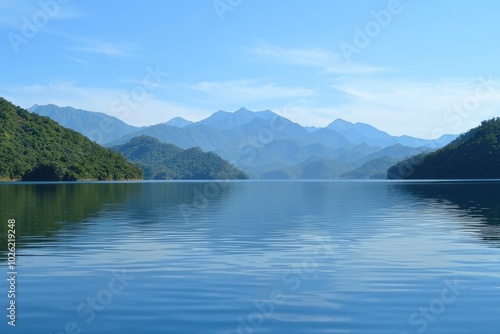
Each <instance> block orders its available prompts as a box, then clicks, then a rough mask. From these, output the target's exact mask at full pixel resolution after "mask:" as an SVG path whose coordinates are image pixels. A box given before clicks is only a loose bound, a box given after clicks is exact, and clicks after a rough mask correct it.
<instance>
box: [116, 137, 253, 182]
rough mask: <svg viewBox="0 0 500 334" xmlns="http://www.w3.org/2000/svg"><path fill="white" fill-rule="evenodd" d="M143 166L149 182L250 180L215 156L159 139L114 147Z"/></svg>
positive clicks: (140, 139)
mask: <svg viewBox="0 0 500 334" xmlns="http://www.w3.org/2000/svg"><path fill="white" fill-rule="evenodd" d="M112 149H113V150H115V151H117V152H119V153H121V154H123V155H124V156H125V157H126V158H127V159H129V160H130V161H132V162H136V163H138V164H140V165H141V167H142V169H143V170H144V178H145V179H147V180H152V179H153V180H204V179H205V180H206V179H208V180H212V179H247V178H248V176H247V175H246V174H245V173H244V172H242V171H240V170H238V169H237V168H236V167H234V166H233V165H231V164H230V163H229V162H227V161H226V160H224V159H222V158H221V157H219V156H218V155H217V154H215V153H213V152H203V151H202V150H201V149H200V148H199V147H194V148H189V149H186V150H184V149H182V148H180V147H178V146H175V145H173V144H166V143H162V142H160V141H159V140H158V139H156V138H152V137H148V136H140V137H136V138H133V139H132V140H130V141H129V142H128V143H126V144H123V145H118V146H114V147H112Z"/></svg>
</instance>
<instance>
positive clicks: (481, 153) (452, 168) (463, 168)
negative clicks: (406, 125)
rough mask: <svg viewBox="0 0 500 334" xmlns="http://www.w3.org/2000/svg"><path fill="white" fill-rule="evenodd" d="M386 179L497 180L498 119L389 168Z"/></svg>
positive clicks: (499, 157) (499, 162) (499, 158)
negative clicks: (439, 147)
mask: <svg viewBox="0 0 500 334" xmlns="http://www.w3.org/2000/svg"><path fill="white" fill-rule="evenodd" d="M387 178H389V179H497V178H500V118H498V117H497V118H494V119H491V120H488V121H483V122H482V123H481V125H480V126H479V127H477V128H474V129H472V130H470V131H468V132H467V133H464V134H462V135H461V136H460V137H458V138H457V139H456V140H454V141H453V142H451V143H450V144H448V145H446V146H445V147H443V148H441V149H439V150H437V151H434V152H432V153H428V154H424V155H420V156H414V157H411V158H409V159H406V160H404V161H402V162H400V163H398V164H396V165H395V166H393V167H391V168H389V170H388V173H387Z"/></svg>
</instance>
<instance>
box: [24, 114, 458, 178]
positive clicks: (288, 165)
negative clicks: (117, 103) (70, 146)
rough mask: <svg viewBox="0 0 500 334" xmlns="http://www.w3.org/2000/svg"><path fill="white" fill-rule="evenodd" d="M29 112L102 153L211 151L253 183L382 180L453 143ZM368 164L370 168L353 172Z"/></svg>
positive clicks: (247, 123) (362, 129)
mask: <svg viewBox="0 0 500 334" xmlns="http://www.w3.org/2000/svg"><path fill="white" fill-rule="evenodd" d="M30 110H31V111H33V112H35V113H38V114H40V115H44V116H48V117H50V118H52V119H53V120H55V121H57V122H59V123H61V124H62V125H64V126H66V127H69V128H71V129H74V130H75V131H78V132H80V133H82V134H84V135H86V136H87V137H89V138H91V139H93V140H95V141H96V142H98V143H100V144H103V145H104V146H107V147H111V146H116V145H123V144H125V143H127V142H129V141H130V140H131V139H133V138H135V137H138V136H148V137H153V138H157V139H159V140H160V141H161V142H164V143H169V144H174V145H176V146H179V147H180V148H183V149H188V148H192V147H200V148H201V149H203V150H205V151H213V152H214V153H216V154H218V155H220V156H221V157H222V158H224V159H226V160H228V161H230V162H231V163H232V164H233V165H234V166H236V167H237V168H239V169H241V170H243V171H244V172H245V173H246V174H247V175H248V176H250V177H251V178H254V179H259V178H265V179H268V178H287V179H290V178H291V179H328V178H339V177H345V178H352V177H355V178H374V177H377V178H382V177H381V175H384V176H385V174H386V171H387V168H388V167H390V165H391V164H393V163H394V161H395V160H396V159H397V160H398V161H399V160H401V159H404V158H406V157H409V156H412V155H415V154H419V153H424V152H429V151H431V150H435V149H437V148H440V147H442V146H444V145H446V144H448V143H449V142H451V141H452V140H454V139H455V138H456V137H457V136H455V135H444V136H442V137H440V138H438V139H436V140H427V139H420V138H414V137H410V136H392V135H390V134H388V133H386V132H384V131H381V130H378V129H377V128H375V127H373V126H371V125H369V124H364V123H351V122H348V121H345V120H342V119H337V120H335V121H333V122H332V123H330V124H329V125H328V126H327V127H324V128H315V127H303V126H301V125H300V124H297V123H294V122H292V121H290V120H289V119H287V118H285V117H282V116H280V115H278V114H276V113H274V112H272V111H270V110H264V111H258V112H254V111H250V110H247V109H245V108H241V109H239V110H237V111H235V112H226V111H222V110H219V111H217V112H215V113H214V114H212V115H211V116H210V117H208V118H206V119H203V120H201V121H198V122H191V121H188V120H185V119H183V118H181V117H176V118H174V119H172V120H170V121H168V122H165V123H161V124H156V125H151V126H147V127H142V128H139V127H134V126H131V125H128V124H126V123H124V122H123V121H121V120H119V119H117V118H114V117H112V116H109V115H106V114H103V113H96V112H91V111H85V110H79V109H74V108H71V107H64V108H61V107H57V106H55V105H45V106H39V105H35V106H33V107H32V108H30ZM382 158H385V159H382ZM371 160H376V161H374V162H373V163H371V164H369V165H368V167H367V166H365V168H361V169H359V168H360V167H362V166H363V165H364V164H366V163H368V162H370V161H371ZM384 168H385V170H384ZM354 171H356V172H355V173H351V174H349V173H350V172H354Z"/></svg>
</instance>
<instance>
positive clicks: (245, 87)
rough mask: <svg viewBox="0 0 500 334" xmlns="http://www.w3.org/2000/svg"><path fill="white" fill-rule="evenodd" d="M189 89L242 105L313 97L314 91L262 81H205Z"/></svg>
mask: <svg viewBox="0 0 500 334" xmlns="http://www.w3.org/2000/svg"><path fill="white" fill-rule="evenodd" d="M190 88H191V89H194V90H197V91H200V92H203V93H206V94H209V95H210V96H211V97H213V98H216V99H222V100H225V101H238V102H242V103H243V102H246V101H247V102H248V101H262V100H270V99H280V98H299V97H303V96H312V95H314V90H312V89H309V88H305V87H286V86H280V85H277V84H275V83H264V82H262V80H235V81H212V82H207V81H205V82H200V83H198V84H195V85H192V86H190Z"/></svg>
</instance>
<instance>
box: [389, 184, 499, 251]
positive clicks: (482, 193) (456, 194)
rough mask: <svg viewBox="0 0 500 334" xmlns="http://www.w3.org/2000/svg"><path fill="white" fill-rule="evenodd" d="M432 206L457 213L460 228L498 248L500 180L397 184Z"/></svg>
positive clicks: (399, 187)
mask: <svg viewBox="0 0 500 334" xmlns="http://www.w3.org/2000/svg"><path fill="white" fill-rule="evenodd" d="M396 188H398V189H402V190H404V191H406V192H408V193H409V194H411V195H413V196H415V197H416V198H418V199H421V200H424V201H426V202H427V203H428V204H429V205H432V206H433V207H435V208H441V209H442V210H444V211H446V212H448V213H452V212H454V213H458V216H459V217H462V218H463V219H461V225H462V226H461V228H463V229H465V230H466V231H468V232H470V233H473V234H474V235H477V236H478V237H479V238H480V239H481V240H483V241H484V242H485V243H487V244H489V245H493V246H495V247H500V181H477V180H474V181H454V182H449V181H439V182H436V181H435V182H405V183H402V184H400V185H398V187H396Z"/></svg>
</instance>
